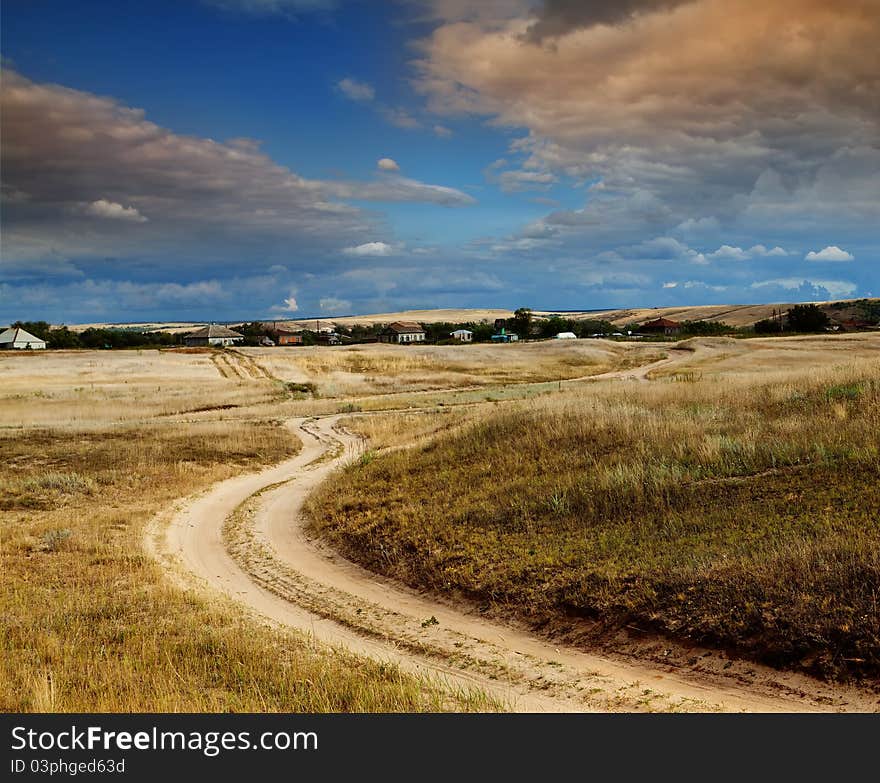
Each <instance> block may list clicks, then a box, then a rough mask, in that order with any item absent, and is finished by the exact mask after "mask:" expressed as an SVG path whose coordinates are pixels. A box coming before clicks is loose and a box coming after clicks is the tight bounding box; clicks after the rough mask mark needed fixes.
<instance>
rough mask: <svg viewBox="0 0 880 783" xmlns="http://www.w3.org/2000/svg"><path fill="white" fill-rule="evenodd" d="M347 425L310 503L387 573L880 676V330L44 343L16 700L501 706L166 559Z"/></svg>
mask: <svg viewBox="0 0 880 783" xmlns="http://www.w3.org/2000/svg"><path fill="white" fill-rule="evenodd" d="M664 355H665V356H667V357H670V363H667V364H665V365H662V366H658V367H657V368H656V369H655V370H653V371H652V373H650V377H651V379H652V380H650V381H648V382H645V381H637V380H620V379H617V380H614V379H611V378H602V377H599V378H598V379H595V380H592V378H594V377H595V376H600V375H601V374H602V373H608V372H615V371H616V372H620V371H625V370H626V368H631V367H640V366H643V365H645V364H647V363H650V362H653V361H656V360H657V359H660V358H662V357H663V356H664ZM624 374H625V373H624ZM566 379H583V380H570V381H569V382H567V383H566V382H565V381H566ZM340 412H350V413H352V417H351V418H350V419H349V426H350V427H352V428H354V429H356V430H357V431H359V432H360V433H361V434H362V435H364V436H365V437H366V438H368V439H369V443H370V445H369V449H370V450H368V451H367V452H366V453H365V454H364V455H363V456H362V457H361V458H360V459H359V460H358V461H356V462H355V463H353V464H351V465H350V466H349V467H347V468H346V469H345V470H343V471H342V472H340V473H338V474H336V475H335V476H334V478H333V479H332V480H331V481H330V482H328V483H327V484H325V485H324V486H323V487H322V488H321V489H319V490H318V492H317V494H315V495H314V496H313V498H312V499H311V501H310V504H309V510H310V513H311V515H312V517H313V519H314V524H315V527H316V528H317V529H319V530H320V531H321V532H322V534H323V535H325V536H326V538H327V539H328V540H329V541H330V542H332V543H333V544H334V545H335V546H336V547H338V548H339V549H340V550H341V551H343V552H344V553H345V554H347V555H348V556H349V557H351V558H353V559H355V560H359V561H360V562H362V563H365V564H366V565H368V566H369V567H370V568H373V569H375V570H377V571H380V572H382V573H385V574H388V575H391V576H393V577H396V578H399V579H401V580H403V581H405V582H408V583H410V584H412V585H414V586H417V587H419V588H428V589H429V590H432V591H435V592H437V593H444V594H452V595H456V596H464V597H466V598H467V599H468V600H469V601H471V602H474V603H476V604H477V605H480V606H482V607H483V608H484V609H486V610H488V611H489V613H490V614H496V615H499V616H510V617H514V616H515V617H517V618H520V619H525V620H526V621H527V622H529V623H531V624H532V625H533V626H535V627H539V628H543V629H544V630H545V631H547V632H551V631H552V632H555V633H569V634H571V633H572V628H573V627H574V623H573V619H572V618H577V619H578V621H580V620H582V619H583V618H588V619H589V620H590V621H591V623H592V626H591V627H592V628H593V632H592V634H593V635H592V636H590V639H591V640H592V641H595V640H596V639H597V638H599V639H601V638H602V634H604V633H606V632H607V631H608V630H609V629H614V628H619V627H621V626H622V625H626V624H636V625H638V626H639V627H641V628H647V629H649V630H651V631H652V632H659V633H663V634H668V635H670V636H672V637H675V638H679V639H686V640H693V641H700V642H703V643H711V644H716V645H723V646H726V647H729V648H733V649H736V650H738V651H739V652H740V653H742V654H744V655H752V656H755V657H758V658H761V659H763V660H767V661H771V662H773V663H775V664H778V665H786V666H796V667H801V668H804V669H808V670H810V671H813V672H816V673H820V674H822V675H824V676H828V677H835V676H841V677H842V676H848V675H865V676H876V674H877V671H878V668H880V667H878V662H880V657H878V656H880V652H878V650H880V640H878V636H880V621H878V610H877V603H876V600H877V598H876V597H877V594H878V592H880V561H878V554H877V553H878V551H880V522H878V513H877V510H878V508H880V495H878V489H877V487H878V484H880V482H878V472H880V467H878V465H880V457H878V449H880V443H878V437H880V436H878V432H880V419H878V415H880V338H878V337H877V336H873V335H869V336H851V337H833V338H823V337H804V338H785V339H769V338H768V339H760V340H759V339H752V340H730V339H726V338H699V339H694V340H689V341H685V342H683V343H679V344H677V345H676V346H675V347H673V346H671V345H663V346H660V345H655V344H650V345H640V344H635V343H613V342H606V341H577V342H571V343H565V344H560V343H540V344H520V345H508V346H492V345H483V346H476V345H474V346H420V347H413V348H401V347H394V346H382V345H369V346H353V347H347V348H306V349H274V350H272V349H257V348H254V349H239V350H231V351H229V350H227V351H209V350H191V351H185V350H163V351H147V350H144V351H58V352H51V351H50V352H46V353H39V354H37V353H34V354H14V355H13V354H10V353H6V354H0V461H2V465H3V469H4V471H3V475H2V477H0V518H2V526H0V574H2V582H3V591H2V594H0V614H2V617H3V623H2V625H0V708H2V709H4V710H9V711H28V710H47V711H72V710H83V711H93V710H97V711H104V710H106V711H114V710H124V711H151V710H158V711H164V710H169V711H176V710H187V711H222V710H254V711H264V710H282V711H292V712H294V711H336V710H351V711H384V710H402V711H411V710H413V711H420V710H442V709H456V710H462V709H487V708H490V706H491V705H490V704H489V703H488V702H486V701H481V700H480V699H479V697H478V696H477V695H474V694H470V695H462V694H453V695H450V694H449V693H447V692H443V691H441V689H440V688H439V687H438V686H437V685H436V684H435V683H432V682H428V681H425V680H423V679H418V678H415V677H413V676H410V675H405V674H403V673H402V672H401V671H400V670H398V669H396V668H395V667H393V666H388V665H382V664H379V663H375V662H370V661H367V660H364V659H359V658H357V657H355V656H353V655H351V654H347V653H341V652H338V651H336V652H331V651H329V650H328V649H327V648H324V647H320V646H318V645H316V644H314V643H312V642H310V641H309V640H307V639H306V638H305V637H303V636H301V635H298V634H295V633H285V632H282V631H281V630H278V629H273V628H270V627H267V626H264V625H261V624H259V623H257V622H256V621H255V620H254V619H252V618H251V617H249V616H247V615H245V614H244V613H243V612H242V611H241V610H239V609H238V608H236V606H235V605H233V604H231V603H228V602H226V601H209V600H207V599H206V598H204V597H201V596H199V595H195V594H193V593H190V592H186V591H185V590H184V589H183V588H182V587H181V586H180V585H178V584H176V583H174V582H173V581H171V580H169V578H168V575H167V574H166V573H165V572H164V571H163V570H162V568H161V567H160V566H159V564H157V562H156V561H154V560H153V559H152V558H151V557H149V556H148V555H147V553H146V552H145V550H144V548H143V539H144V530H145V526H146V525H147V524H148V523H149V522H150V520H152V519H154V518H155V517H156V515H157V514H159V513H161V512H164V511H165V510H167V509H169V508H170V507H171V506H172V505H173V504H174V502H175V500H176V499H179V498H183V497H186V496H191V495H192V494H193V493H196V492H199V491H201V490H203V489H205V488H207V487H208V486H210V485H211V484H213V483H214V482H216V481H218V480H221V479H224V478H227V477H230V476H233V475H236V474H240V473H243V472H246V471H252V470H256V469H258V468H259V467H261V466H264V465H267V464H272V463H276V462H279V461H280V460H282V459H284V458H286V457H289V456H290V455H291V454H294V453H296V452H297V450H298V449H299V448H300V444H299V443H298V442H297V441H296V439H295V438H294V437H293V436H292V435H291V432H290V431H289V429H287V428H286V427H283V426H281V423H282V422H283V421H284V420H285V419H287V418H289V417H292V416H308V415H323V414H338V413H340ZM580 627H581V626H580V625H578V628H580ZM578 633H580V631H579V632H578ZM575 637H577V638H575ZM572 638H575V640H576V641H584V639H585V637H582V636H581V637H578V636H577V634H575V635H574V636H573V637H572Z"/></svg>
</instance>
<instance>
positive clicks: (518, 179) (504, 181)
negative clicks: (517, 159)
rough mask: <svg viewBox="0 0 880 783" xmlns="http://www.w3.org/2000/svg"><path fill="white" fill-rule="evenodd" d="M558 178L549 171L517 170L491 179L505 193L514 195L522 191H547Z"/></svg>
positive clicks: (505, 172) (504, 172)
mask: <svg viewBox="0 0 880 783" xmlns="http://www.w3.org/2000/svg"><path fill="white" fill-rule="evenodd" d="M557 179H558V178H557V177H556V176H555V175H554V174H551V173H550V172H548V171H525V170H522V169H516V170H512V171H502V172H501V173H500V174H498V175H497V178H496V177H494V176H492V177H490V180H491V181H497V182H498V184H499V186H500V187H501V190H503V191H504V192H505V193H514V192H516V191H520V190H536V189H537V190H546V189H547V188H549V187H550V186H551V185H552V184H553V183H554V182H556V181H557Z"/></svg>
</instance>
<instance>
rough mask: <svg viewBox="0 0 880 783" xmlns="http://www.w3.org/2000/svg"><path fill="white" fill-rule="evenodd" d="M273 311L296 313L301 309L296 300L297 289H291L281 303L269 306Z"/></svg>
mask: <svg viewBox="0 0 880 783" xmlns="http://www.w3.org/2000/svg"><path fill="white" fill-rule="evenodd" d="M269 309H270V310H271V311H272V312H273V313H295V312H296V311H297V310H299V303H298V302H297V301H296V290H295V289H294V290H291V292H290V296H288V297H287V298H286V299H285V300H284V301H283V302H282V303H281V304H280V305H273V306H272V307H270V308H269Z"/></svg>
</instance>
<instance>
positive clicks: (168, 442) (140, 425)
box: [0, 351, 485, 712]
mask: <svg viewBox="0 0 880 783" xmlns="http://www.w3.org/2000/svg"><path fill="white" fill-rule="evenodd" d="M212 358H213V359H214V360H215V361H217V356H216V355H215V354H212V353H173V352H161V353H159V352H155V351H144V352H136V351H131V352H109V351H107V352H93V351H81V352H58V353H54V352H47V353H40V354H15V355H12V354H9V353H7V354H3V355H0V464H2V466H3V473H2V476H0V519H2V523H0V576H2V584H3V589H2V591H0V616H2V623H0V709H2V710H4V711H99V712H100V711H135V712H137V711H192V712H201V711H230V710H232V711H291V712H302V711H305V712H312V711H316V712H324V711H357V712H370V711H422V710H439V709H450V708H453V709H468V708H469V707H470V702H469V701H468V698H470V697H461V698H454V697H450V696H449V695H448V694H446V693H443V692H441V691H440V689H439V688H437V687H435V686H434V684H432V683H429V682H426V681H423V680H419V679H415V678H413V677H411V676H405V675H403V674H402V673H400V672H399V671H398V670H397V669H396V668H394V667H391V666H387V665H383V664H379V663H374V662H371V661H367V660H364V659H359V658H355V657H354V656H351V655H348V654H344V653H339V652H334V651H330V650H329V649H328V648H323V647H320V646H316V645H314V644H312V643H311V642H310V641H309V640H307V639H306V638H305V637H303V636H301V635H298V634H293V633H291V634H288V633H284V632H282V631H278V630H272V629H270V628H268V627H264V626H262V625H259V624H256V623H255V621H253V620H251V619H249V618H248V617H246V616H245V615H244V614H243V613H242V612H241V611H239V610H238V609H236V608H235V607H234V606H233V605H231V604H230V605H227V604H226V603H222V602H221V603H218V602H209V601H207V600H204V599H202V598H200V597H194V596H193V595H192V594H190V593H187V592H185V591H184V590H183V589H182V588H180V587H178V586H176V585H175V584H172V583H171V582H170V581H169V579H168V577H167V575H166V574H165V573H164V572H163V571H162V569H161V568H160V567H159V565H158V564H157V563H156V562H155V561H154V560H152V559H151V558H150V557H148V556H147V555H146V554H145V553H144V550H143V537H144V526H145V525H146V524H147V523H148V522H149V521H150V520H151V519H152V518H153V517H154V516H155V515H156V514H157V513H159V512H160V511H162V510H163V509H165V508H167V507H168V506H169V504H171V503H172V502H173V501H174V500H175V499H176V498H181V497H184V496H187V495H190V494H192V493H194V492H197V491H199V490H202V489H204V488H206V487H208V486H209V485H210V484H212V483H213V482H215V481H218V480H221V479H224V478H227V477H229V476H232V475H235V474H237V473H241V472H243V471H249V470H253V469H256V468H258V467H260V466H262V465H265V464H268V463H272V462H277V461H279V460H281V459H283V458H285V457H288V456H290V455H291V454H293V453H296V451H297V450H298V449H299V443H298V442H297V441H296V439H295V438H293V436H292V435H291V433H290V432H289V431H288V430H287V429H286V428H284V427H281V426H278V424H277V422H276V421H275V419H274V416H273V409H272V406H271V405H268V406H267V405H266V403H267V401H271V400H275V399H276V398H277V389H276V387H277V383H276V382H274V381H271V380H266V379H262V380H261V379H260V378H255V377H248V378H247V379H245V378H242V377H238V376H236V377H234V378H232V377H224V375H223V374H222V373H221V372H220V371H219V369H218V368H217V366H216V364H215V363H214V361H212ZM237 405H240V406H244V405H248V406H251V409H252V410H251V417H250V418H246V419H242V420H236V419H231V418H230V412H235V409H230V408H226V407H218V406H237ZM193 410H195V411H202V413H200V414H199V415H201V416H202V417H205V419H204V420H202V421H199V420H194V419H193V417H192V414H190V417H189V418H187V419H185V420H183V419H181V418H180V417H177V418H175V417H174V416H173V414H175V413H179V412H180V411H193ZM260 411H262V414H260ZM260 416H262V418H260ZM208 417H212V418H208ZM221 417H225V418H221ZM481 707H482V708H485V705H481Z"/></svg>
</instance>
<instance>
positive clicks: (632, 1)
mask: <svg viewBox="0 0 880 783" xmlns="http://www.w3.org/2000/svg"><path fill="white" fill-rule="evenodd" d="M690 2H693V0H580V1H579V0H544V2H543V3H542V5H541V8H540V9H539V10H538V20H537V21H536V22H535V23H534V24H533V25H532V26H531V27H529V29H528V32H527V33H526V38H527V40H530V41H534V42H536V43H537V42H540V41H543V40H544V39H545V38H556V37H558V36H560V35H565V34H566V33H569V32H571V31H572V30H579V29H582V28H585V27H592V26H593V25H597V24H607V25H614V24H619V23H621V22H626V21H627V20H629V19H631V18H632V17H634V16H636V15H638V14H648V13H653V12H655V11H668V10H670V9H672V8H675V7H676V6H679V5H684V4H685V3H690Z"/></svg>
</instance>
